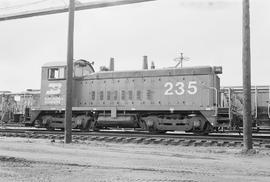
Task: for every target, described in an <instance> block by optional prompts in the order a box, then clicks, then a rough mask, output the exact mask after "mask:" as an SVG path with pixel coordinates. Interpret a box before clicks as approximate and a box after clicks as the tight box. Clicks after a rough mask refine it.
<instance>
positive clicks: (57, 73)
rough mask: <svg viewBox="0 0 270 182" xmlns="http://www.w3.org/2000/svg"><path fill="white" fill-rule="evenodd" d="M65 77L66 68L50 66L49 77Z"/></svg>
mask: <svg viewBox="0 0 270 182" xmlns="http://www.w3.org/2000/svg"><path fill="white" fill-rule="evenodd" d="M64 78H65V68H64V67H59V68H49V70H48V79H64Z"/></svg>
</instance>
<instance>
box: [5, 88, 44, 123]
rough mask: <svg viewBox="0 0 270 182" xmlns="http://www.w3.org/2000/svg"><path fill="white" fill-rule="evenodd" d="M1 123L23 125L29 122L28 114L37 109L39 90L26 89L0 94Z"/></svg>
mask: <svg viewBox="0 0 270 182" xmlns="http://www.w3.org/2000/svg"><path fill="white" fill-rule="evenodd" d="M0 96H1V97H0V112H1V117H0V118H1V121H2V122H4V123H23V122H25V121H29V120H30V112H31V110H34V109H35V108H36V107H39V100H40V98H39V96H40V91H39V90H33V89H27V90H26V91H22V92H10V91H6V92H0Z"/></svg>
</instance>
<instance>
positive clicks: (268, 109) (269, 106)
mask: <svg viewBox="0 0 270 182" xmlns="http://www.w3.org/2000/svg"><path fill="white" fill-rule="evenodd" d="M267 112H268V118H269V119H270V103H268V108H267Z"/></svg>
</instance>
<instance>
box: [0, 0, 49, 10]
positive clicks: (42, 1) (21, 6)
mask: <svg viewBox="0 0 270 182" xmlns="http://www.w3.org/2000/svg"><path fill="white" fill-rule="evenodd" d="M46 1H50V0H39V1H34V2H28V3H22V4H16V5H13V6H6V7H0V10H10V9H19V8H24V7H27V6H32V5H36V4H41V3H44V2H46Z"/></svg>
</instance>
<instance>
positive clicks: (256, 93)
mask: <svg viewBox="0 0 270 182" xmlns="http://www.w3.org/2000/svg"><path fill="white" fill-rule="evenodd" d="M254 97H255V98H254V102H255V103H254V107H255V118H256V119H257V118H258V89H257V86H255V94H254ZM268 116H269V113H268Z"/></svg>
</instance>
